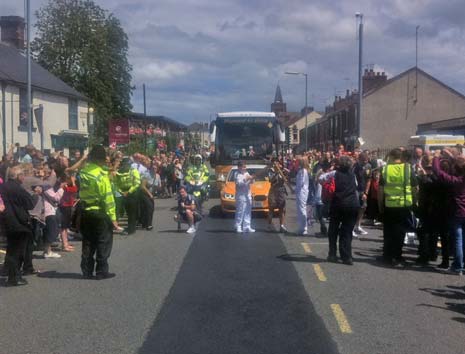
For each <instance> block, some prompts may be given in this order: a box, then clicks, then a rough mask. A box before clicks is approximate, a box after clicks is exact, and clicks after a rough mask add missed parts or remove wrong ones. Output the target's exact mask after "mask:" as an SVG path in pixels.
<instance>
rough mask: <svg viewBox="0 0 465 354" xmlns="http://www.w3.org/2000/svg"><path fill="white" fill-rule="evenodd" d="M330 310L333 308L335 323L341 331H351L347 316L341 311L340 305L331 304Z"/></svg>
mask: <svg viewBox="0 0 465 354" xmlns="http://www.w3.org/2000/svg"><path fill="white" fill-rule="evenodd" d="M331 310H333V314H334V317H336V321H337V324H338V325H339V329H340V330H341V332H342V333H352V328H351V327H350V324H349V321H347V317H346V315H345V313H344V311H342V308H341V305H339V304H331Z"/></svg>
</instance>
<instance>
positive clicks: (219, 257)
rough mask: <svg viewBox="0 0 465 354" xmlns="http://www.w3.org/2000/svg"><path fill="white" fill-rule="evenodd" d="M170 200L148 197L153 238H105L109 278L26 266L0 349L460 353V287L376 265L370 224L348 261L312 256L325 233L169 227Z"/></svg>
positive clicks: (464, 311)
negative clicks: (109, 248) (35, 271)
mask: <svg viewBox="0 0 465 354" xmlns="http://www.w3.org/2000/svg"><path fill="white" fill-rule="evenodd" d="M216 203H217V200H211V201H209V205H208V206H207V207H208V208H212V207H213V210H214V211H215V210H216V208H214V205H215V204H216ZM173 205H174V202H173V200H157V206H156V210H155V215H156V217H155V228H154V230H153V231H150V232H149V231H141V230H140V231H138V232H137V233H136V234H135V235H133V236H130V237H122V236H115V243H114V248H113V253H112V257H111V259H110V265H111V271H113V272H115V273H116V274H117V277H115V278H113V279H109V280H105V281H95V280H83V279H81V278H80V273H79V258H80V255H79V251H77V252H75V253H71V254H70V253H68V254H63V258H61V259H58V260H44V259H39V258H38V259H36V260H35V262H36V266H38V267H39V268H40V269H41V270H42V274H41V276H40V277H29V282H30V284H29V285H28V286H25V287H18V288H5V287H3V286H2V287H0V318H1V321H0V353H1V354H16V353H21V354H23V353H32V354H41V353H47V354H49V353H95V354H96V353H99V354H100V353H102V354H103V353H108V354H110V353H111V354H115V353H125V354H126V353H134V354H142V353H156V354H158V353H160V354H171V353H173V354H174V353H176V354H178V353H179V354H188V353H195V354H196V353H199V354H200V353H202V354H208V353H212V354H217V353H226V354H229V353H231V354H248V353H250V354H261V353H263V354H293V353H315V354H317V353H318V354H332V353H342V354H362V353H366V354H374V353H409V354H412V353H460V352H462V351H463V330H464V329H465V291H464V287H463V286H464V280H463V279H462V278H461V277H458V276H453V275H445V274H442V273H438V272H435V271H434V269H433V268H429V269H425V268H419V267H416V266H415V265H414V264H413V263H410V265H409V266H407V267H406V268H386V267H384V266H382V265H381V264H379V263H377V262H376V261H375V257H376V256H377V255H379V250H380V246H381V242H380V241H381V238H380V235H381V233H380V231H379V230H375V229H372V230H370V234H369V235H368V236H367V237H365V238H363V239H361V240H354V244H353V245H354V260H355V265H354V266H352V267H350V266H345V265H342V264H333V263H326V262H325V261H324V260H325V258H326V254H327V241H326V239H324V238H318V237H315V236H310V237H298V236H295V235H292V234H287V235H283V234H279V233H270V232H267V231H265V230H266V221H265V220H264V219H260V218H257V219H254V225H255V227H256V228H257V232H256V233H255V234H243V235H238V234H235V233H233V232H232V230H233V220H232V219H231V218H226V219H223V218H219V217H214V215H215V214H216V213H212V215H211V216H207V217H206V218H205V219H204V220H203V221H202V223H201V225H200V228H199V230H198V232H197V233H196V235H195V236H191V235H188V234H185V233H178V232H177V231H176V225H175V223H174V222H173V221H172V216H173V212H172V211H171V210H170V208H171V207H172V206H173ZM288 223H289V225H290V228H291V229H293V227H292V225H295V210H294V207H293V200H289V214H288ZM315 230H316V227H315ZM311 234H312V235H313V234H314V232H312V233H311ZM76 246H77V249H79V243H76ZM407 252H408V253H407V257H408V258H409V259H410V260H412V259H414V258H415V254H414V249H407ZM0 256H2V255H1V254H0ZM2 283H3V282H2Z"/></svg>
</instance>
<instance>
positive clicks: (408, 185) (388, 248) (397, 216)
mask: <svg viewBox="0 0 465 354" xmlns="http://www.w3.org/2000/svg"><path fill="white" fill-rule="evenodd" d="M414 187H416V179H415V175H414V172H413V171H412V166H411V165H410V164H409V163H406V162H403V161H402V151H401V150H400V149H393V150H391V152H390V153H389V160H388V163H387V165H386V166H384V168H383V170H382V174H381V179H380V182H379V198H378V202H379V209H380V211H381V212H384V227H383V258H384V260H385V261H386V262H388V263H389V264H391V265H398V264H401V263H403V258H402V246H403V244H404V237H405V233H406V232H408V230H409V227H410V222H409V221H410V219H411V218H412V213H411V209H412V206H413V197H414V193H413V190H414Z"/></svg>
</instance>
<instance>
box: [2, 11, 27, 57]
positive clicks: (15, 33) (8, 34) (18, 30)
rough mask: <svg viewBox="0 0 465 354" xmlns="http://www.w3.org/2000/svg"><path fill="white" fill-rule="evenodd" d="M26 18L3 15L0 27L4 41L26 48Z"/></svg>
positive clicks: (18, 47)
mask: <svg viewBox="0 0 465 354" xmlns="http://www.w3.org/2000/svg"><path fill="white" fill-rule="evenodd" d="M24 27H25V24H24V18H22V17H20V16H1V17H0V29H1V31H2V34H1V41H2V43H5V44H8V45H10V46H13V47H15V48H17V49H20V50H23V49H24Z"/></svg>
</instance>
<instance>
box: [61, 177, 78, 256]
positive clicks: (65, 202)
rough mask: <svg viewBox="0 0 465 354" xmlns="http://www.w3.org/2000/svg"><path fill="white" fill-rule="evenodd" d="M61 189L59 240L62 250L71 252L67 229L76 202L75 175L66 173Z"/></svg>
mask: <svg viewBox="0 0 465 354" xmlns="http://www.w3.org/2000/svg"><path fill="white" fill-rule="evenodd" d="M63 190H64V193H63V197H62V198H61V201H60V215H61V220H60V221H61V222H60V225H61V232H60V234H61V241H62V242H63V252H72V251H74V247H73V246H72V245H70V244H69V242H68V229H69V228H70V227H71V221H72V213H73V207H74V206H75V205H76V202H77V200H76V196H77V192H78V186H77V185H76V177H74V176H73V175H69V174H68V175H67V176H66V185H65V186H64V188H63Z"/></svg>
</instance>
